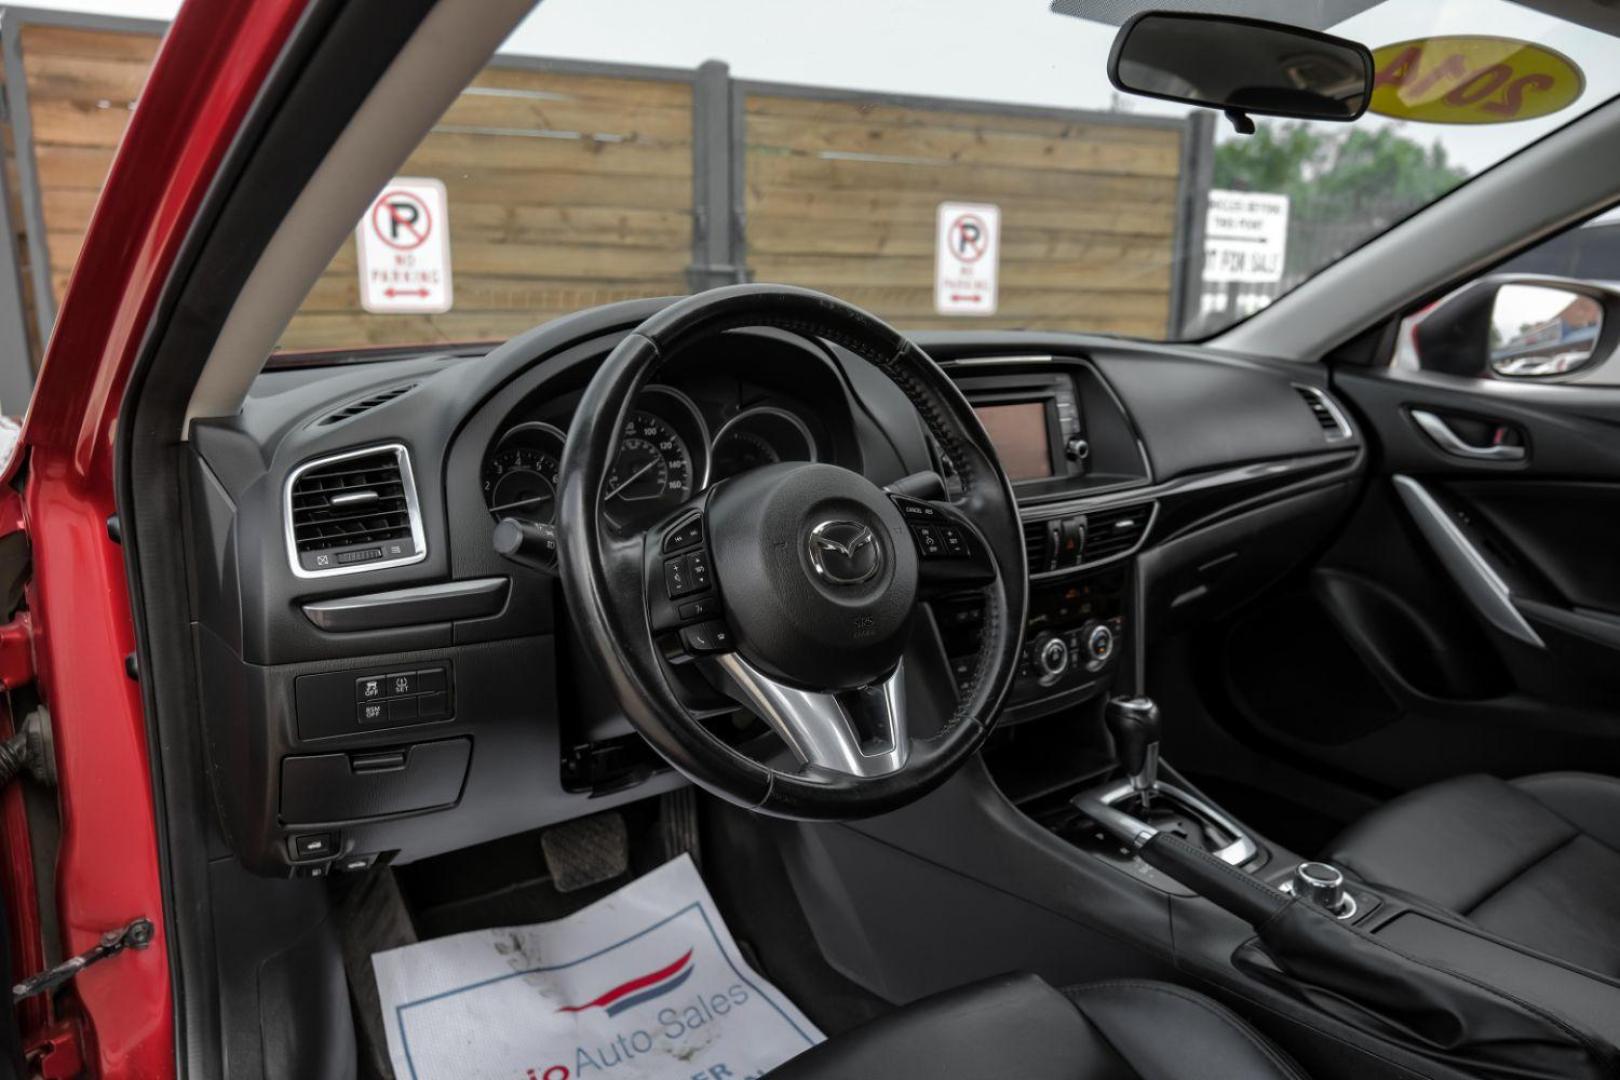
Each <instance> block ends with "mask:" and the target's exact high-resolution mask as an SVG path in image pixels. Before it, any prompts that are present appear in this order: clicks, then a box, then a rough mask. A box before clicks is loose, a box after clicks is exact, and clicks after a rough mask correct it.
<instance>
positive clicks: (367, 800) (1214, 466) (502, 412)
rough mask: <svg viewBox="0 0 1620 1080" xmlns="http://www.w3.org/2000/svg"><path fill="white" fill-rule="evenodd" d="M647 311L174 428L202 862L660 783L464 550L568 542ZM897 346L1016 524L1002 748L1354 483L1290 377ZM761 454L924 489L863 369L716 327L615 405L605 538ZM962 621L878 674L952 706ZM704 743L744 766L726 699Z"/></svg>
mask: <svg viewBox="0 0 1620 1080" xmlns="http://www.w3.org/2000/svg"><path fill="white" fill-rule="evenodd" d="M664 303H666V301H644V302H642V301H638V302H632V303H627V304H618V305H611V306H609V307H606V308H599V309H593V310H591V311H588V312H583V313H580V314H577V315H573V316H566V317H564V318H562V319H559V320H556V321H554V322H552V323H548V324H546V325H545V326H542V327H539V328H537V329H535V330H533V331H530V332H528V333H526V334H523V335H520V336H519V337H517V338H514V339H513V340H511V341H509V342H507V343H505V344H503V345H501V346H499V347H497V348H495V349H493V350H490V349H487V348H481V349H468V350H465V351H456V350H451V351H440V352H424V353H421V354H402V355H397V356H393V357H390V358H387V359H384V360H381V361H373V362H367V363H355V364H344V365H335V366H325V367H319V368H289V369H284V370H271V371H267V372H265V373H264V374H262V375H261V376H260V378H259V380H258V382H257V383H256V385H255V387H254V389H253V393H252V394H251V395H250V397H249V400H248V402H247V404H246V406H245V407H244V408H243V410H242V412H241V413H240V414H238V415H236V416H232V417H222V418H209V419H201V420H197V421H195V422H194V423H193V425H192V428H191V431H190V439H189V443H188V446H189V450H190V459H189V466H190V467H189V478H188V489H187V491H186V500H185V504H186V522H185V531H186V538H187V543H188V545H189V548H190V550H191V551H192V553H193V563H194V566H195V583H194V590H193V608H194V613H195V621H196V625H197V642H198V650H199V653H200V656H201V663H200V665H199V692H200V695H201V699H202V702H203V709H202V716H203V718H204V720H203V722H204V723H205V724H206V725H207V727H208V731H207V732H206V735H207V738H206V746H207V748H208V751H207V752H208V762H207V765H208V770H209V775H210V778H211V781H212V785H213V791H214V797H215V809H216V811H217V818H218V821H219V825H220V831H221V835H222V842H223V844H224V845H225V847H227V848H228V849H229V850H230V851H231V852H233V853H234V855H235V856H236V857H237V858H238V859H239V860H240V861H241V862H242V863H243V864H244V865H246V866H247V867H248V868H249V869H251V870H253V871H255V872H257V873H261V874H267V875H273V876H287V875H318V874H325V873H328V872H336V871H340V870H342V869H344V868H358V867H360V866H365V865H372V864H374V863H375V862H377V861H379V860H382V861H387V860H393V861H398V862H407V861H411V860H414V859H419V858H423V857H427V856H429V855H433V854H438V853H440V852H443V851H447V850H452V849H455V848H460V847H466V846H469V845H472V844H477V843H480V842H484V841H488V840H491V839H494V838H497V837H499V836H503V835H509V834H512V833H517V832H521V831H524V830H527V829H532V828H535V827H538V826H541V825H545V824H548V823H552V822H558V821H563V820H568V819H570V818H573V817H578V816H581V815H584V814H588V813H594V812H596V811H598V810H603V809H607V808H609V807H611V806H614V805H618V804H619V803H622V802H625V801H629V800H632V799H640V798H644V797H646V796H649V795H653V794H657V793H659V792H662V791H668V790H671V789H674V788H676V787H679V786H681V785H682V784H684V783H685V781H684V780H683V779H681V778H680V777H679V776H678V775H676V774H674V773H673V772H671V771H670V770H669V769H668V768H667V767H665V766H664V765H663V763H662V761H661V760H660V759H658V758H657V757H656V756H655V755H654V754H653V753H652V751H651V750H650V749H649V748H648V747H647V746H646V744H645V743H644V742H642V741H641V739H640V736H639V735H637V734H636V733H635V732H634V730H633V729H632V728H631V726H630V725H629V722H628V721H627V719H626V718H625V717H624V716H622V715H621V714H620V712H619V710H618V707H617V705H616V703H615V701H614V699H613V697H612V695H611V693H610V692H609V690H608V688H607V687H606V686H605V685H604V683H603V680H602V679H601V678H600V677H599V676H598V675H597V674H596V672H595V670H594V668H593V667H592V665H591V662H590V661H589V659H588V658H587V657H586V656H585V654H584V652H583V650H582V648H581V647H580V644H579V642H578V640H577V639H576V636H575V634H574V630H573V628H572V627H571V626H570V625H569V624H568V620H567V617H566V614H565V611H564V607H563V605H562V603H561V599H560V595H559V590H558V587H557V583H556V579H555V578H554V577H553V576H552V575H550V574H547V573H545V572H542V571H541V570H537V569H535V568H534V567H532V566H526V565H522V564H520V563H517V562H514V561H512V560H510V559H507V558H503V557H502V556H501V555H500V554H499V553H498V552H497V550H496V548H495V545H494V542H493V540H494V536H495V534H496V530H497V526H498V525H499V524H501V523H502V522H503V521H504V520H505V519H509V518H511V519H516V520H518V521H520V522H522V523H525V524H527V525H530V526H548V527H552V528H566V527H567V522H560V521H558V520H557V511H556V506H557V499H556V485H557V476H558V470H559V468H560V466H561V463H562V460H563V455H564V452H565V446H566V441H567V433H568V430H569V428H570V426H571V424H572V423H573V422H574V419H575V413H576V411H577V409H578V408H579V404H580V401H581V398H582V396H583V393H584V390H585V387H586V385H587V384H588V382H589V380H590V378H591V376H592V375H593V374H594V373H595V371H596V370H597V367H598V366H599V365H600V363H601V361H602V360H603V358H604V357H605V356H606V355H607V354H608V352H610V351H611V349H612V348H613V346H614V345H616V344H617V343H618V342H619V341H620V340H622V338H623V337H624V336H625V335H626V334H628V333H629V332H630V331H631V330H632V329H633V328H634V327H635V326H636V325H637V324H639V323H640V322H641V321H642V320H643V319H645V318H646V317H647V316H649V315H650V314H652V313H654V312H656V311H657V310H659V308H660V307H661V306H662V304H664ZM917 341H918V342H919V344H921V345H922V346H923V347H924V348H925V349H926V350H927V351H928V352H929V353H930V354H931V355H932V356H933V357H934V358H935V359H936V360H938V361H939V362H940V363H941V364H942V365H944V367H945V368H946V370H947V371H948V372H949V373H950V374H951V376H952V377H953V379H954V380H955V381H956V383H957V385H958V386H959V387H960V389H961V390H962V391H963V393H964V394H965V395H966V396H967V398H968V399H969V401H970V403H971V404H972V405H973V406H974V408H975V410H976V411H977V414H978V416H979V418H980V421H981V423H983V424H984V426H985V428H986V431H987V432H988V433H989V434H990V436H991V437H992V440H993V444H994V445H995V446H996V448H997V451H998V455H999V456H1000V457H1001V459H1002V462H1003V464H1004V467H1006V468H1007V469H1008V472H1009V475H1010V478H1011V479H1012V480H1013V481H1014V490H1015V493H1016V495H1017V497H1018V502H1019V511H1020V515H1021V517H1022V519H1023V522H1024V532H1025V541H1026V555H1027V558H1028V563H1029V574H1030V597H1031V603H1030V622H1029V624H1028V625H1027V626H1026V628H1025V630H1026V632H1025V636H1026V645H1025V656H1024V665H1023V668H1022V670H1021V672H1020V676H1019V678H1018V680H1017V683H1016V684H1015V688H1014V691H1013V694H1012V697H1011V698H1010V700H1009V703H1008V705H1007V707H1006V709H1005V710H1004V715H1003V718H1002V723H1003V724H1004V725H1008V724H1018V723H1021V722H1023V721H1025V720H1029V719H1035V718H1039V717H1043V716H1050V715H1053V714H1054V713H1059V712H1062V711H1063V710H1066V709H1069V708H1072V707H1074V706H1075V705H1076V704H1077V703H1080V702H1084V701H1087V700H1090V699H1092V698H1095V697H1096V696H1097V695H1100V694H1102V693H1106V692H1107V691H1108V689H1109V687H1110V686H1113V685H1115V684H1116V682H1120V681H1121V680H1123V681H1125V682H1126V683H1127V684H1128V682H1129V680H1130V679H1131V678H1132V676H1133V671H1134V669H1135V666H1136V665H1137V664H1138V663H1139V659H1140V656H1141V654H1142V651H1143V649H1144V648H1146V647H1147V646H1148V643H1149V642H1150V641H1151V640H1153V638H1154V637H1155V635H1162V634H1166V633H1170V632H1173V630H1174V629H1175V628H1176V627H1178V626H1183V625H1187V624H1189V623H1192V622H1196V621H1198V620H1208V619H1213V618H1216V617H1219V615H1221V614H1222V613H1224V612H1225V611H1226V610H1229V609H1230V607H1231V606H1232V605H1234V604H1236V603H1240V602H1242V601H1243V600H1245V599H1247V598H1248V597H1250V596H1252V595H1253V593H1254V592H1255V591H1256V590H1257V589H1261V588H1264V587H1265V586H1266V585H1268V584H1269V583H1271V582H1272V581H1275V580H1277V579H1278V578H1279V577H1281V576H1282V575H1283V574H1284V573H1286V571H1287V570H1288V569H1289V567H1290V566H1292V565H1294V564H1295V563H1297V562H1298V561H1299V560H1300V559H1301V558H1303V556H1304V553H1306V552H1308V551H1309V550H1310V548H1311V546H1312V544H1313V543H1315V542H1316V541H1318V540H1320V539H1321V538H1322V537H1323V536H1325V535H1326V534H1327V533H1328V532H1329V531H1331V529H1332V528H1333V527H1334V525H1335V523H1336V522H1337V521H1338V520H1339V517H1340V516H1341V515H1342V513H1343V512H1344V511H1345V510H1346V509H1347V507H1348V505H1349V500H1350V499H1351V498H1352V495H1353V492H1354V490H1355V486H1356V484H1357V482H1358V480H1359V477H1360V474H1361V471H1362V469H1363V467H1364V463H1363V459H1364V455H1365V450H1364V446H1363V443H1362V440H1361V437H1360V434H1359V432H1358V431H1357V430H1356V429H1355V428H1354V426H1353V425H1352V424H1351V423H1350V422H1349V420H1348V419H1347V418H1346V416H1345V415H1344V412H1343V410H1342V409H1341V408H1340V407H1339V406H1338V404H1337V402H1336V401H1335V400H1334V399H1333V397H1332V395H1331V394H1330V393H1329V391H1328V390H1327V389H1326V387H1325V386H1323V385H1322V384H1321V382H1320V376H1319V375H1318V374H1317V373H1316V372H1314V371H1311V370H1305V369H1302V368H1300V367H1298V366H1292V365H1285V364H1276V363H1269V362H1265V361H1260V360H1250V359H1239V358H1231V357H1218V356H1214V355H1211V354H1207V353H1204V352H1201V351H1199V350H1196V349H1187V348H1176V347H1165V346H1153V345H1140V344H1131V343H1122V342H1118V341H1112V340H1107V339H1099V338H1088V337H1084V336H1077V335H1066V334H1048V333H971V334H970V333H962V334H951V333H932V334H922V335H918V336H917ZM778 461H815V462H824V463H830V464H834V465H838V466H841V467H843V468H846V469H851V470H855V471H858V472H861V473H862V474H864V475H865V476H866V477H867V478H869V479H871V480H872V481H874V482H876V483H878V484H880V485H882V484H889V483H893V482H895V481H897V480H900V479H901V478H903V477H908V476H913V475H915V474H918V473H920V472H926V471H929V470H933V471H936V472H939V473H941V474H942V477H943V482H944V483H945V484H946V485H947V487H949V486H950V485H951V484H952V483H953V480H954V478H953V477H952V476H951V475H950V473H949V468H948V467H947V465H946V463H945V462H944V461H943V460H942V457H941V455H940V454H938V452H937V448H935V447H934V446H933V445H932V443H931V441H930V438H929V436H928V435H927V433H926V430H925V428H924V425H923V424H922V423H921V421H920V418H919V417H918V416H917V415H916V413H915V411H914V410H913V408H912V406H911V404H910V402H909V400H908V399H907V398H906V396H905V395H904V394H903V393H902V392H900V390H899V389H898V388H896V387H895V386H894V385H893V384H892V383H890V382H889V381H888V379H887V378H886V377H885V376H884V375H882V374H881V373H880V372H879V371H878V370H877V369H876V368H875V367H873V366H872V365H870V364H868V363H867V362H865V361H864V360H862V359H860V358H858V357H856V356H854V355H853V354H851V353H848V352H846V351H844V350H842V349H840V348H838V347H837V346H835V345H832V344H829V343H825V342H820V341H807V340H804V339H802V338H799V337H797V336H795V335H792V334H789V333H786V332H784V331H779V330H772V329H749V328H739V329H733V330H728V331H726V332H724V333H721V334H718V335H716V336H713V337H711V338H709V339H707V340H704V341H702V342H700V343H698V344H695V345H693V346H691V347H689V348H688V349H687V350H685V351H683V352H682V353H680V354H678V355H676V356H673V357H671V358H669V359H668V360H667V361H666V362H665V363H664V365H663V366H662V367H661V369H660V370H659V371H658V372H657V373H656V375H655V378H654V381H653V382H652V383H650V384H649V385H647V386H646V387H645V388H644V389H643V390H642V392H641V393H640V395H639V396H638V398H637V400H636V401H635V403H634V406H633V408H632V411H631V412H630V414H629V415H628V417H627V418H626V421H625V424H624V428H623V431H622V433H621V437H620V443H619V448H618V452H617V457H616V459H615V463H614V467H613V469H612V475H611V476H610V478H609V480H608V483H607V485H606V488H605V489H604V491H603V503H602V510H603V514H604V516H605V517H606V518H607V519H608V520H609V521H610V522H611V523H612V524H614V525H617V526H619V527H620V528H621V529H624V530H634V529H637V528H639V527H641V526H643V525H645V524H647V523H649V522H651V521H653V520H656V519H660V518H663V517H665V516H666V515H667V514H668V513H669V512H670V511H671V510H673V509H675V508H677V507H679V506H680V505H681V504H682V503H684V502H686V501H687V500H689V499H692V498H693V497H694V496H695V495H696V494H697V493H699V492H701V491H703V490H704V489H705V488H708V487H712V486H714V485H717V484H723V483H725V482H727V481H728V480H729V479H731V478H733V477H736V476H739V475H741V474H743V473H745V472H747V471H749V470H751V469H755V468H758V467H760V466H762V465H768V464H771V463H774V462H778ZM981 617H982V615H981V613H980V612H979V611H978V610H977V608H976V606H975V604H974V603H973V600H972V598H971V597H969V596H963V597H946V598H944V599H942V600H940V601H936V602H935V603H934V604H933V605H932V608H931V613H930V617H929V619H928V620H926V625H922V626H919V628H918V630H917V632H916V635H915V636H916V640H915V641H914V642H913V647H912V650H911V651H908V654H907V659H906V664H905V670H906V672H907V680H908V684H907V694H908V698H909V699H910V700H912V701H913V702H914V703H917V711H919V712H927V711H930V710H932V711H933V712H935V713H937V714H938V715H940V716H944V715H948V714H949V712H950V711H951V709H952V708H953V707H954V704H955V701H956V696H957V693H958V687H959V681H960V679H962V678H963V677H965V673H966V672H967V671H968V670H970V666H971V665H970V660H971V658H972V656H973V654H974V651H975V646H976V637H977V620H979V619H980V618H981ZM677 674H678V673H677ZM672 677H676V676H675V674H672ZM711 720H712V725H713V730H714V731H715V732H716V733H717V734H719V735H720V736H721V737H723V738H726V739H728V740H730V741H733V742H734V743H735V744H736V745H738V746H740V747H746V748H748V749H749V752H753V751H755V750H758V751H759V752H761V753H769V752H770V748H769V746H768V745H765V744H764V743H762V742H761V741H760V740H761V735H760V728H759V725H758V722H757V721H752V722H751V721H750V718H749V717H748V716H747V715H746V714H741V713H740V712H739V710H738V709H737V708H736V706H735V705H734V704H732V703H729V702H727V701H725V700H723V699H721V700H716V702H715V703H714V710H713V716H712V718H711Z"/></svg>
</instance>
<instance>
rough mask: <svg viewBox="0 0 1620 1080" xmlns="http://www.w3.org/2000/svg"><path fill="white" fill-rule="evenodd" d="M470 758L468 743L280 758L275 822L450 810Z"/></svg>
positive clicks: (304, 822)
mask: <svg viewBox="0 0 1620 1080" xmlns="http://www.w3.org/2000/svg"><path fill="white" fill-rule="evenodd" d="M471 759H472V740H471V739H445V740H442V741H440V742H429V743H416V744H414V745H412V746H405V747H399V748H397V749H386V750H367V751H364V752H361V753H353V754H310V755H303V756H298V757H289V758H283V759H282V762H281V820H282V821H283V823H285V824H287V825H325V824H336V823H340V822H345V821H358V820H361V819H364V818H373V817H385V816H387V815H389V814H405V813H411V812H412V811H418V810H436V809H439V808H441V807H446V806H453V805H455V803H456V802H457V801H458V800H459V799H460V798H461V787H462V785H463V784H464V783H465V782H466V779H467V766H468V763H469V762H470V760H471Z"/></svg>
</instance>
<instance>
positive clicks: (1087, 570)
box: [934, 356, 1155, 724]
mask: <svg viewBox="0 0 1620 1080" xmlns="http://www.w3.org/2000/svg"><path fill="white" fill-rule="evenodd" d="M946 366H947V368H948V370H950V372H951V374H952V376H953V378H955V380H956V382H957V385H958V386H960V387H961V389H962V392H963V394H964V395H965V396H966V397H967V399H968V401H969V403H971V404H972V406H973V408H974V411H975V413H977V415H978V417H979V421H980V423H982V424H983V425H984V428H985V431H986V433H987V434H988V435H989V436H990V439H991V442H992V443H994V444H995V448H996V453H997V456H998V457H999V458H1000V460H1001V463H1002V465H1003V467H1004V468H1005V469H1006V470H1007V475H1008V478H1009V479H1010V480H1011V481H1012V483H1013V490H1014V492H1015V494H1016V495H1017V497H1018V503H1019V510H1020V513H1021V515H1022V517H1023V519H1024V542H1025V552H1026V555H1027V558H1028V565H1029V574H1030V591H1029V610H1028V617H1027V622H1026V624H1025V627H1024V652H1023V656H1022V657H1021V660H1020V663H1019V668H1018V676H1017V679H1016V681H1015V682H1014V684H1013V689H1012V691H1011V693H1010V695H1009V697H1008V700H1007V706H1006V710H1005V712H1004V713H1003V717H1002V723H1003V724H1016V723H1018V722H1020V721H1022V720H1029V719H1033V718H1036V717H1039V716H1045V715H1050V714H1052V713H1054V712H1057V711H1060V710H1062V709H1065V708H1068V707H1070V706H1072V705H1074V704H1076V703H1078V702H1082V701H1085V700H1088V699H1090V698H1093V697H1096V696H1098V695H1100V694H1102V693H1104V692H1105V691H1106V690H1107V689H1108V688H1109V687H1110V686H1111V685H1112V683H1113V680H1114V677H1115V675H1116V673H1117V672H1118V671H1119V670H1121V669H1122V667H1123V664H1124V662H1125V658H1126V657H1128V656H1130V655H1132V653H1133V651H1134V650H1133V649H1132V646H1131V642H1130V636H1129V635H1130V634H1131V632H1132V626H1131V618H1130V612H1131V608H1132V606H1133V600H1132V597H1133V594H1134V588H1135V582H1134V572H1133V566H1132V563H1131V556H1132V555H1133V554H1134V553H1135V552H1136V550H1137V549H1138V548H1140V547H1141V545H1142V544H1143V543H1144V542H1145V541H1146V539H1147V534H1148V532H1149V528H1150V526H1151V523H1152V520H1153V515H1154V512H1155V507H1154V504H1153V503H1152V502H1151V501H1144V500H1141V499H1133V498H1131V496H1130V492H1131V490H1132V489H1134V488H1138V487H1141V486H1144V485H1146V484H1147V483H1148V482H1149V479H1150V478H1149V471H1148V467H1147V462H1146V459H1145V457H1144V455H1143V453H1142V449H1141V445H1140V443H1139V441H1138V439H1137V437H1136V433H1135V431H1134V429H1133V428H1132V426H1131V423H1130V420H1129V418H1128V417H1127V416H1126V414H1125V411H1124V408H1123V406H1121V404H1120V402H1119V400H1118V399H1117V398H1116V397H1115V396H1114V394H1113V391H1112V390H1111V389H1110V388H1109V387H1108V385H1107V383H1106V382H1104V381H1103V379H1102V377H1101V376H1100V375H1099V374H1098V372H1097V371H1096V369H1095V368H1094V367H1092V365H1091V364H1090V363H1088V362H1087V361H1085V360H1082V359H1078V358H1068V357H1050V356H1047V357H1031V356H1014V357H985V358H978V359H966V360H956V361H952V362H950V363H948V364H947V365H946ZM934 611H935V616H936V619H937V620H938V622H939V626H940V633H941V637H942V638H943V640H944V645H945V651H946V654H947V655H948V657H949V658H950V662H951V669H952V672H953V674H954V676H955V678H956V680H957V683H958V686H959V687H960V686H963V685H965V684H966V681H967V679H968V678H969V677H970V676H971V673H972V670H973V664H974V659H975V657H976V655H977V651H978V635H979V627H980V622H981V620H982V618H983V611H982V608H981V606H980V604H979V603H978V601H977V600H976V599H973V598H971V597H967V598H956V599H950V600H945V601H940V602H937V603H936V604H935V605H934Z"/></svg>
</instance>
